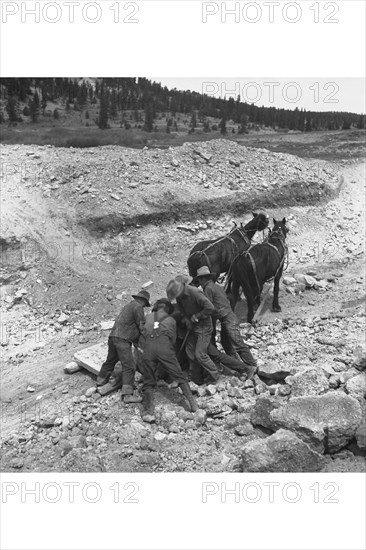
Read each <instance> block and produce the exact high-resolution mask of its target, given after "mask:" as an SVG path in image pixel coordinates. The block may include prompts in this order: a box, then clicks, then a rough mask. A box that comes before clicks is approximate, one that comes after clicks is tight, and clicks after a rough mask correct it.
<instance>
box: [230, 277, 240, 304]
mask: <svg viewBox="0 0 366 550" xmlns="http://www.w3.org/2000/svg"><path fill="white" fill-rule="evenodd" d="M239 289H240V284H239V283H238V281H236V280H235V279H232V284H231V293H230V294H228V298H229V301H230V305H231V309H232V310H233V311H234V312H235V306H236V304H237V302H238V300H239Z"/></svg>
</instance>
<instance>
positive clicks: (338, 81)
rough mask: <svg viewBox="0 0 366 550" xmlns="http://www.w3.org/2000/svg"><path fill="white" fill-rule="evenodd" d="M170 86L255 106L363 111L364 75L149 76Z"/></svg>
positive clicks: (364, 109)
mask: <svg viewBox="0 0 366 550" xmlns="http://www.w3.org/2000/svg"><path fill="white" fill-rule="evenodd" d="M151 80H154V81H156V82H160V83H161V84H162V85H163V86H166V87H167V88H169V89H173V88H177V89H178V90H191V91H196V92H200V93H206V94H208V95H212V96H214V97H217V98H218V97H222V98H224V97H226V98H227V99H228V98H229V97H234V98H236V97H237V96H238V94H240V98H241V100H242V101H245V102H247V103H254V104H255V105H257V106H258V107H261V106H264V107H277V108H285V109H295V108H296V107H298V108H299V109H306V110H307V111H348V112H353V113H365V111H366V107H365V97H366V88H365V82H366V80H365V79H364V78H343V77H342V78H340V77H334V78H331V77H329V78H304V77H302V78H295V77H289V78H274V77H267V78H258V77H253V78H250V77H248V78H247V77H246V78H243V77H238V78H235V77H233V78H226V77H225V78H220V77H212V78H210V77H207V78H198V77H195V78H183V77H176V78H174V77H166V78H165V77H151Z"/></svg>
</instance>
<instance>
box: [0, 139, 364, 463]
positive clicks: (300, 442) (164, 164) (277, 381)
mask: <svg viewBox="0 0 366 550" xmlns="http://www.w3.org/2000/svg"><path fill="white" fill-rule="evenodd" d="M3 150H4V151H3V152H4V155H5V156H4V158H3V163H4V164H3V166H7V168H6V173H4V169H3V183H2V191H3V192H2V200H3V202H2V214H3V215H2V218H3V221H2V233H1V244H2V270H1V274H0V276H1V279H2V283H3V286H2V289H1V300H2V310H3V315H2V336H1V345H2V357H3V361H2V366H1V399H2V408H3V415H2V443H1V445H2V461H1V469H2V470H5V471H13V470H21V471H51V470H54V471H242V470H244V471H286V470H288V471H364V466H365V458H364V457H365V450H366V440H365V437H366V435H365V429H366V427H365V420H364V419H365V393H366V374H365V371H364V368H365V358H364V348H363V347H362V345H363V340H364V328H365V327H364V322H365V309H364V304H365V288H364V281H365V279H364V227H365V203H364V185H365V173H364V164H363V163H362V159H361V158H358V157H356V158H353V159H351V160H350V159H349V158H348V156H346V155H342V147H339V149H338V150H337V153H338V159H337V162H333V161H332V162H330V161H322V160H319V159H304V158H300V157H297V156H292V155H288V154H286V153H280V154H278V153H274V152H269V151H268V150H265V149H264V145H263V148H260V149H250V148H247V147H241V146H240V145H238V144H236V143H233V142H229V141H228V142H226V141H225V140H217V141H211V142H206V143H202V144H197V143H196V144H186V145H184V146H183V147H179V148H176V149H174V150H173V149H169V150H166V151H159V150H148V149H146V150H142V151H132V150H128V149H124V148H118V147H106V148H96V149H90V150H73V149H71V150H65V149H55V148H52V147H32V146H26V147H25V146H5V147H4V148H3ZM332 154H334V151H333V150H332ZM360 156H362V155H361V154H360ZM345 157H346V158H345ZM231 208H232V210H231ZM252 208H253V209H259V208H262V209H266V210H267V211H268V213H269V214H270V215H271V216H274V217H276V218H279V217H283V216H286V217H287V219H288V221H289V227H290V233H289V237H288V239H289V264H288V268H287V271H286V273H285V276H284V278H283V281H282V285H281V290H280V303H281V305H282V312H281V314H273V313H271V312H270V303H271V299H270V297H269V296H268V293H269V294H271V289H269V292H267V291H266V290H265V292H264V297H266V304H265V307H264V308H263V311H262V314H261V316H260V318H259V322H258V324H257V325H256V326H255V327H250V326H248V325H246V324H245V323H244V322H243V321H244V320H245V303H244V301H243V302H240V303H239V305H238V307H237V314H238V316H239V317H240V320H241V321H242V322H243V324H242V328H243V334H245V335H246V338H247V341H248V343H249V345H250V346H251V347H252V350H253V353H254V354H255V355H256V357H257V358H258V360H259V364H260V370H259V372H258V376H256V378H255V380H254V381H253V382H251V381H247V380H245V378H243V379H239V378H237V377H235V376H233V373H231V374H230V373H229V372H226V373H225V374H224V375H223V376H222V379H221V380H220V382H219V383H218V384H217V385H216V386H212V385H209V386H201V387H196V386H194V385H192V389H193V391H194V392H195V393H196V397H197V399H198V402H199V404H200V407H201V409H202V410H203V411H205V414H203V415H202V414H201V415H200V416H199V417H198V418H196V417H195V416H194V415H192V414H191V413H189V412H188V411H187V409H186V408H185V403H184V399H183V397H182V396H181V395H180V394H179V393H178V391H177V389H175V388H173V387H168V386H166V385H162V386H161V387H159V391H158V392H157V397H156V400H157V411H158V421H157V423H156V424H155V425H152V426H148V425H145V424H143V423H142V421H141V417H140V411H139V407H138V406H133V405H128V406H122V404H121V401H120V395H119V393H116V394H112V395H110V396H107V397H100V396H99V395H98V394H97V393H96V392H95V391H94V385H93V384H94V378H93V376H92V375H90V374H88V373H87V372H86V371H80V372H77V373H75V374H73V375H65V374H64V372H63V367H64V365H65V364H66V363H67V362H68V361H70V360H71V359H72V356H73V354H74V353H75V351H77V350H78V349H80V348H83V347H86V346H88V345H92V344H94V343H97V342H100V341H103V339H106V337H107V334H108V332H107V331H105V330H102V326H103V325H101V321H103V320H110V319H113V318H114V316H115V314H116V313H117V312H118V311H119V309H120V307H121V305H123V304H124V303H126V301H128V300H129V296H130V294H131V292H134V291H136V290H137V289H138V288H139V287H140V286H141V285H142V284H143V283H144V282H146V281H148V280H153V282H154V286H153V287H152V289H151V293H152V297H153V299H155V298H158V297H160V296H161V295H163V294H164V289H165V286H166V283H167V282H168V280H169V279H170V278H171V277H172V276H174V275H176V274H177V273H179V272H182V271H184V270H185V262H186V258H187V256H188V252H189V250H190V248H191V247H192V246H193V244H195V242H197V241H198V240H201V239H204V238H208V237H212V236H217V235H220V234H224V233H226V232H227V231H228V230H229V229H230V227H231V224H232V221H233V220H234V219H235V220H236V221H243V222H245V221H247V219H249V217H250V216H251V213H250V211H251V209H252ZM261 238H262V235H258V236H257V239H259V240H260V239H261ZM139 383H140V381H137V384H138V385H139Z"/></svg>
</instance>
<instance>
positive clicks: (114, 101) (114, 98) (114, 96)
mask: <svg viewBox="0 0 366 550" xmlns="http://www.w3.org/2000/svg"><path fill="white" fill-rule="evenodd" d="M110 115H111V118H116V116H117V94H116V90H113V91H112V94H111V104H110Z"/></svg>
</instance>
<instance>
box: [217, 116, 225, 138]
mask: <svg viewBox="0 0 366 550" xmlns="http://www.w3.org/2000/svg"><path fill="white" fill-rule="evenodd" d="M219 128H220V132H221V134H222V135H225V134H226V119H225V117H222V119H221V120H220V124H219Z"/></svg>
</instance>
